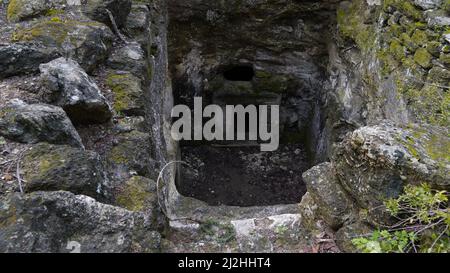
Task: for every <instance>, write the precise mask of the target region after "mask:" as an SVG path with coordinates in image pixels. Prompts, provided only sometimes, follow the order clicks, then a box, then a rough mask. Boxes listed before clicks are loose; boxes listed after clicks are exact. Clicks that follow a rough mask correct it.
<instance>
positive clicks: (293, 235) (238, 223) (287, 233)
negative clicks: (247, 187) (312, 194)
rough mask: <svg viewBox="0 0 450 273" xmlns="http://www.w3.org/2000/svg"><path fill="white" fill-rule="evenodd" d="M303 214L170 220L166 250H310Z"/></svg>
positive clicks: (164, 247) (164, 246)
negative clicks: (302, 223) (303, 226)
mask: <svg viewBox="0 0 450 273" xmlns="http://www.w3.org/2000/svg"><path fill="white" fill-rule="evenodd" d="M301 220H302V218H301V215H300V214H278V215H273V216H266V217H259V218H258V217H256V218H246V219H230V220H225V221H216V220H206V221H202V222H200V221H193V220H189V219H181V220H173V221H170V222H169V231H168V234H167V235H168V236H167V240H166V241H165V242H164V243H163V247H162V248H163V252H258V253H260V252H307V251H308V249H309V248H308V245H309V238H308V236H307V235H306V234H305V233H303V232H302V228H301Z"/></svg>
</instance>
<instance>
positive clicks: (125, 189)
mask: <svg viewBox="0 0 450 273" xmlns="http://www.w3.org/2000/svg"><path fill="white" fill-rule="evenodd" d="M116 204H117V205H118V206H120V207H123V208H126V209H128V210H131V211H146V212H148V211H150V212H151V211H152V210H154V209H155V208H156V206H158V200H157V194H156V182H155V181H153V180H151V179H149V178H146V177H142V176H133V177H131V178H130V179H129V180H128V181H127V182H125V184H123V185H121V186H120V187H119V190H118V192H117V193H116Z"/></svg>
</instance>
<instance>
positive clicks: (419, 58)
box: [414, 48, 432, 68]
mask: <svg viewBox="0 0 450 273" xmlns="http://www.w3.org/2000/svg"><path fill="white" fill-rule="evenodd" d="M431 58H432V56H431V54H430V53H428V51H427V50H426V49H424V48H419V49H418V50H417V51H416V53H415V54H414V61H415V62H416V63H417V64H419V65H420V66H421V67H423V68H430V67H431Z"/></svg>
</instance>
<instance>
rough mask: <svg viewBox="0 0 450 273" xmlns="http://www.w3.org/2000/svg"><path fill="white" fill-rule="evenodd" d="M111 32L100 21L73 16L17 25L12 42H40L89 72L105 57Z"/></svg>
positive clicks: (109, 44)
mask: <svg viewBox="0 0 450 273" xmlns="http://www.w3.org/2000/svg"><path fill="white" fill-rule="evenodd" d="M112 40H113V34H112V32H111V30H110V29H109V28H108V27H107V26H106V25H104V24H101V23H98V22H92V21H87V20H86V19H83V18H81V19H80V20H76V19H71V18H68V19H60V18H59V17H56V19H53V18H50V19H42V20H37V21H35V22H33V23H32V24H30V25H27V26H25V27H23V28H22V27H19V28H17V29H16V30H15V31H14V33H13V41H21V42H40V43H42V44H43V45H44V46H46V47H47V48H53V49H54V51H56V52H58V53H59V54H61V55H63V56H65V57H71V58H73V59H75V60H76V61H77V62H78V63H79V64H80V65H81V67H83V68H84V69H85V70H86V71H87V72H91V71H92V70H93V69H94V68H95V67H96V66H97V65H98V64H99V63H100V62H102V61H104V60H105V59H106V58H107V57H108V53H109V50H110V48H111V44H112Z"/></svg>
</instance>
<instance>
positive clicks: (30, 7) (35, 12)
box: [7, 0, 77, 22]
mask: <svg viewBox="0 0 450 273" xmlns="http://www.w3.org/2000/svg"><path fill="white" fill-rule="evenodd" d="M76 2H77V0H75V1H73V0H52V1H48V0H10V1H9V5H8V11H7V17H8V20H9V21H11V22H17V21H22V20H26V19H31V18H34V17H37V16H39V15H44V14H45V13H51V11H52V10H53V11H61V9H64V8H65V7H66V6H71V5H74V4H76Z"/></svg>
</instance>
